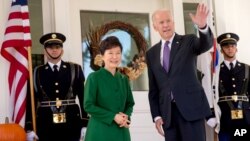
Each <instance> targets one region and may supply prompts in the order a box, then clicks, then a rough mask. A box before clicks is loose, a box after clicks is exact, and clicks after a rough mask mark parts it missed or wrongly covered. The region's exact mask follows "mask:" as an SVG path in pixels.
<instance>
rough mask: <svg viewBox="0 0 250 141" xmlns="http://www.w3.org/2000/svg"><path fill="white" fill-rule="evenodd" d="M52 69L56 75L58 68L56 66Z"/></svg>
mask: <svg viewBox="0 0 250 141" xmlns="http://www.w3.org/2000/svg"><path fill="white" fill-rule="evenodd" d="M53 68H54V73H58V69H57V68H58V66H57V65H54V66H53Z"/></svg>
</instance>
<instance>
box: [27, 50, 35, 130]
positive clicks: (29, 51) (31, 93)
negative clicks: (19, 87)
mask: <svg viewBox="0 0 250 141" xmlns="http://www.w3.org/2000/svg"><path fill="white" fill-rule="evenodd" d="M28 63H29V64H28V67H29V68H28V69H29V78H30V100H31V111H32V126H33V131H34V132H35V133H36V118H35V117H36V113H35V100H34V99H35V98H34V86H33V84H34V83H33V69H32V58H31V47H28Z"/></svg>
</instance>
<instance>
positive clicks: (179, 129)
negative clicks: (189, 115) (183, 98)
mask: <svg viewBox="0 0 250 141" xmlns="http://www.w3.org/2000/svg"><path fill="white" fill-rule="evenodd" d="M171 106H172V107H171V110H172V112H171V113H172V115H171V125H170V127H169V128H164V127H163V129H164V133H165V141H205V140H206V134H205V123H204V119H200V120H195V121H191V122H190V121H186V120H185V119H184V118H183V117H182V115H181V113H180V112H179V110H178V108H177V106H176V104H175V103H174V102H173V103H172V104H171Z"/></svg>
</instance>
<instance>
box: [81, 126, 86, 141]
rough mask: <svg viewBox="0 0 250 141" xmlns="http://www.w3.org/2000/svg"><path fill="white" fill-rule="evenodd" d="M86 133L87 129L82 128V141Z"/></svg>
mask: <svg viewBox="0 0 250 141" xmlns="http://www.w3.org/2000/svg"><path fill="white" fill-rule="evenodd" d="M86 131H87V128H86V127H82V129H81V137H80V141H84V138H85V134H86Z"/></svg>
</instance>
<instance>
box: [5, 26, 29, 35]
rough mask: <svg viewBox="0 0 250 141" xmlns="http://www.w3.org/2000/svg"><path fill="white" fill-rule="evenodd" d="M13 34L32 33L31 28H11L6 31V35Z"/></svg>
mask: <svg viewBox="0 0 250 141" xmlns="http://www.w3.org/2000/svg"><path fill="white" fill-rule="evenodd" d="M13 32H22V33H30V27H23V26H11V27H9V28H6V30H5V34H7V33H13Z"/></svg>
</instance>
